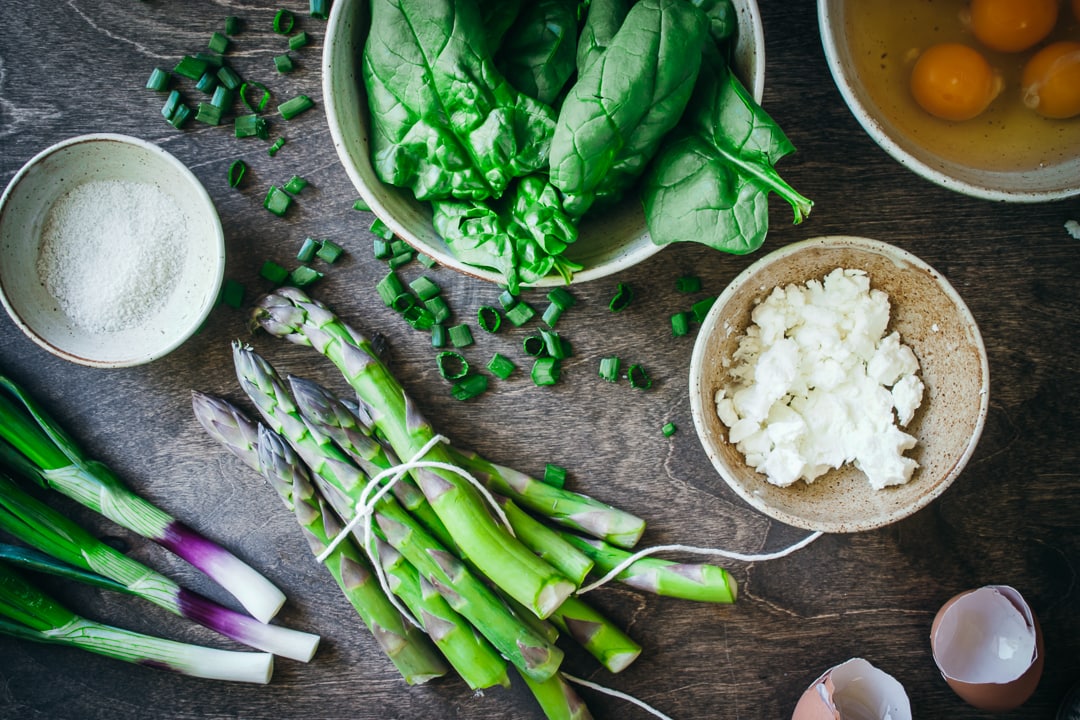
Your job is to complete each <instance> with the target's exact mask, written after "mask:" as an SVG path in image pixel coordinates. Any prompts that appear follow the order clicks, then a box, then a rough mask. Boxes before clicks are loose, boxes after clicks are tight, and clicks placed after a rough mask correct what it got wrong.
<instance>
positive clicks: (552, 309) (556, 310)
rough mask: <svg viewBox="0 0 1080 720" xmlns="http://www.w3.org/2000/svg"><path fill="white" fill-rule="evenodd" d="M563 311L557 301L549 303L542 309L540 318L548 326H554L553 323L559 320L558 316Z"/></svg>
mask: <svg viewBox="0 0 1080 720" xmlns="http://www.w3.org/2000/svg"><path fill="white" fill-rule="evenodd" d="M562 313H563V308H562V307H560V306H559V305H558V304H557V303H549V304H548V306H547V309H546V310H544V314H543V315H542V316H541V319H542V320H543V321H544V324H545V325H547V326H548V327H555V323H557V322H559V317H560V316H561V315H562Z"/></svg>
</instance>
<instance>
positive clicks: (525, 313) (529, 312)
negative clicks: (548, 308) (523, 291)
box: [506, 301, 536, 327]
mask: <svg viewBox="0 0 1080 720" xmlns="http://www.w3.org/2000/svg"><path fill="white" fill-rule="evenodd" d="M535 315H536V310H534V309H533V307H532V306H531V305H529V303H527V302H524V301H522V302H519V303H517V304H515V305H514V306H513V307H511V308H510V309H508V310H507V311H506V319H507V320H509V321H510V323H511V324H513V326H514V327H521V326H522V325H524V324H525V323H527V322H528V321H529V320H531V319H532V318H533V317H534V316H535Z"/></svg>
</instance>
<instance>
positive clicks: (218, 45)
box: [207, 32, 229, 53]
mask: <svg viewBox="0 0 1080 720" xmlns="http://www.w3.org/2000/svg"><path fill="white" fill-rule="evenodd" d="M207 47H208V48H210V50H211V51H212V52H216V53H224V52H225V51H226V50H228V49H229V38H227V37H225V35H223V34H222V33H219V32H215V33H214V34H212V35H211V36H210V42H209V43H207Z"/></svg>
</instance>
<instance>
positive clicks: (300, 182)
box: [285, 175, 308, 195]
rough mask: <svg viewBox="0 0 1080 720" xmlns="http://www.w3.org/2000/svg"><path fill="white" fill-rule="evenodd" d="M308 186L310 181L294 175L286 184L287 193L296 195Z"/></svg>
mask: <svg viewBox="0 0 1080 720" xmlns="http://www.w3.org/2000/svg"><path fill="white" fill-rule="evenodd" d="M307 186H308V181H307V180H305V179H304V178H302V177H300V176H299V175H293V176H292V177H291V178H289V181H288V182H287V183H285V192H287V193H291V194H293V195H296V194H297V193H298V192H300V191H301V190H303V189H304V188H306V187H307Z"/></svg>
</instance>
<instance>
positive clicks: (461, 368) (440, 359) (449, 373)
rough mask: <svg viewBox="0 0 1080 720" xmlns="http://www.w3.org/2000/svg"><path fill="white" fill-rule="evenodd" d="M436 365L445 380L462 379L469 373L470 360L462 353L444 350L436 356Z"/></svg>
mask: <svg viewBox="0 0 1080 720" xmlns="http://www.w3.org/2000/svg"><path fill="white" fill-rule="evenodd" d="M435 365H436V366H438V368H439V375H440V376H441V377H442V378H443V380H460V379H461V378H463V377H465V376H466V375H468V374H469V361H468V360H466V359H465V357H464V356H463V355H462V354H461V353H456V352H454V351H453V350H443V351H442V352H441V353H439V354H438V355H436V356H435Z"/></svg>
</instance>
